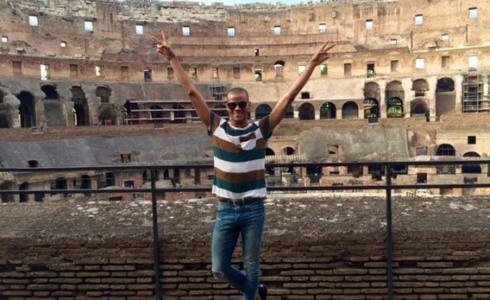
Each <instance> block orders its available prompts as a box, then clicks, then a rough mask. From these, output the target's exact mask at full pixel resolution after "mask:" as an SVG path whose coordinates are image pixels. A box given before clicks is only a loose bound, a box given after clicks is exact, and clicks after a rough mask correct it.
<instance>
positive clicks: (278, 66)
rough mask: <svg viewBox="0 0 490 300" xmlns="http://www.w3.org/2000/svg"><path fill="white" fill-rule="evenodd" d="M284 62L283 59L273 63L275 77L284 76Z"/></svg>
mask: <svg viewBox="0 0 490 300" xmlns="http://www.w3.org/2000/svg"><path fill="white" fill-rule="evenodd" d="M285 65H286V63H285V62H284V61H283V60H278V61H276V62H275V63H274V70H275V71H276V79H281V78H283V77H284V66H285Z"/></svg>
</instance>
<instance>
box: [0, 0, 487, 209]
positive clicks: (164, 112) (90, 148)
mask: <svg viewBox="0 0 490 300" xmlns="http://www.w3.org/2000/svg"><path fill="white" fill-rule="evenodd" d="M489 17H490V2H489V1H488V0H484V1H476V0H467V1H464V0H441V1H426V0H399V1H395V0H394V1H381V0H379V1H374V0H373V1H355V0H352V1H347V0H346V1H333V0H331V1H323V2H319V3H310V4H304V5H303V4H302V5H297V6H285V5H280V4H278V5H263V4H255V5H243V6H234V7H230V6H224V5H221V4H215V5H213V6H205V5H200V4H195V3H180V2H156V1H155V2H154V1H142V0H141V1H136V0H132V1H124V2H118V1H99V0H96V1H89V0H85V1H80V2H76V3H73V2H72V1H58V0H45V1H27V0H15V1H14V0H1V1H0V20H1V21H0V35H1V42H0V128H1V129H0V141H1V142H0V166H4V167H32V168H36V167H51V166H73V165H114V164H117V165H119V164H129V165H130V164H155V163H159V164H165V163H168V162H175V161H182V162H195V161H206V160H209V159H210V155H211V153H210V141H209V139H208V138H207V136H206V132H205V128H203V126H202V125H201V124H200V123H199V120H198V119H197V116H196V114H195V111H194V110H193V108H192V106H191V104H190V102H189V101H188V100H187V98H186V95H185V94H184V93H183V91H182V90H181V88H180V87H179V85H178V84H177V82H176V80H175V78H174V74H173V72H172V69H171V68H170V66H169V64H168V63H167V62H166V61H165V60H164V59H162V58H161V57H159V56H158V55H157V54H156V53H155V51H154V45H153V43H152V40H151V35H153V34H157V33H158V32H159V31H160V30H161V29H163V30H165V31H166V32H168V34H169V35H170V36H171V42H172V44H173V45H174V47H175V49H176V52H177V53H178V55H179V59H180V60H181V61H182V64H183V66H184V68H185V69H186V70H187V71H188V72H189V74H190V76H191V77H192V78H193V80H194V81H195V83H196V85H197V86H198V88H199V90H200V91H201V92H202V93H203V95H204V96H205V98H206V99H207V101H208V103H209V105H210V107H211V108H212V109H213V110H215V111H216V112H217V113H219V114H225V113H226V111H225V109H224V98H225V95H226V91H227V90H228V89H229V88H230V87H231V86H242V87H244V88H246V89H247V90H248V91H249V93H250V96H251V101H252V103H253V112H252V116H251V117H252V118H259V117H262V116H264V115H267V114H268V113H269V112H270V111H271V109H272V107H273V106H274V103H275V101H277V100H278V99H279V97H280V96H281V95H282V94H283V93H284V92H285V91H286V89H287V87H288V86H289V85H290V84H291V83H292V81H293V80H294V79H295V78H296V77H297V76H298V74H300V73H301V72H303V70H304V68H305V65H306V63H307V60H308V59H309V57H310V56H311V54H312V53H313V52H314V51H315V50H316V49H317V48H318V47H319V46H320V45H321V44H322V43H324V41H326V40H331V41H335V42H336V43H337V47H335V48H334V53H333V55H332V57H331V59H329V60H328V61H327V63H326V64H324V65H321V66H320V67H319V68H318V69H317V70H316V71H315V73H314V74H313V76H312V79H311V80H310V81H309V82H308V84H307V85H306V86H305V88H304V89H303V90H302V91H301V93H300V95H299V96H298V99H296V100H295V102H294V104H293V106H291V108H290V110H289V111H288V113H287V114H286V119H285V120H284V121H283V123H282V124H281V125H280V127H278V128H277V130H276V133H275V136H274V138H273V139H271V140H270V143H269V148H268V149H267V154H268V160H269V161H271V162H293V161H360V162H362V161H375V160H400V161H407V160H424V159H425V160H429V159H432V160H443V159H454V158H464V159H469V160H471V159H475V158H488V153H489V152H490V133H489V132H490V130H489V129H490V113H489V111H490V98H489V67H490V51H489V50H490V32H488V30H485V29H486V28H488V27H489V26H490V24H489V21H488V20H489ZM318 141H320V142H318ZM395 169H396V170H395V171H396V178H395V179H394V182H395V183H465V182H479V183H488V182H490V172H489V167H488V165H480V164H473V165H471V164H470V165H465V166H447V167H430V168H428V167H415V166H411V167H407V166H406V165H402V164H400V165H399V166H397V167H396V168H395ZM159 173H160V174H159V186H171V185H173V186H191V185H196V184H198V185H200V184H202V185H205V184H207V183H208V182H209V180H211V179H212V172H211V170H208V171H206V170H198V169H196V170H185V171H184V170H179V169H175V168H170V169H165V170H161V172H159ZM268 173H269V174H268V181H269V184H271V185H273V184H285V185H313V184H320V185H346V184H352V183H358V184H372V183H374V182H376V181H378V180H382V179H383V177H384V170H382V169H381V168H378V167H376V166H370V167H368V166H366V167H361V168H354V167H335V168H334V167H325V168H320V167H309V168H307V169H299V168H285V169H277V170H268ZM148 180H149V174H148V173H146V172H139V173H130V172H124V173H123V172H103V173H98V172H86V173H80V172H72V173H62V174H61V173H60V174H56V173H51V174H49V175H47V174H42V173H35V174H30V173H22V174H10V173H0V189H19V190H28V189H44V190H49V189H69V188H82V189H88V188H108V187H111V186H120V187H122V186H124V187H128V188H131V187H142V186H145V185H148V184H149V182H148ZM404 192H407V191H404ZM408 192H413V191H408ZM430 192H431V193H432V194H443V195H461V194H463V193H469V194H482V193H485V190H479V189H476V190H475V189H473V190H465V192H464V191H463V190H462V189H456V188H454V189H433V190H431V191H430ZM487 192H488V191H487ZM133 196H134V197H139V195H133ZM60 197H61V198H63V197H77V195H68V194H58V195H48V194H44V193H38V194H34V195H32V194H26V193H24V194H20V195H18V196H13V195H2V201H4V202H8V201H21V202H26V201H48V200H49V199H53V198H60ZM80 197H84V195H80ZM94 197H95V196H94ZM124 197H128V196H119V195H113V198H114V199H121V198H124Z"/></svg>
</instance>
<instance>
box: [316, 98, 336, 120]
mask: <svg viewBox="0 0 490 300" xmlns="http://www.w3.org/2000/svg"><path fill="white" fill-rule="evenodd" d="M336 118H337V107H335V104H333V103H332V102H325V103H323V104H322V106H320V119H336Z"/></svg>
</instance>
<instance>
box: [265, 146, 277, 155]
mask: <svg viewBox="0 0 490 300" xmlns="http://www.w3.org/2000/svg"><path fill="white" fill-rule="evenodd" d="M265 155H266V156H269V155H276V153H275V152H274V150H272V149H271V148H269V147H267V148H265Z"/></svg>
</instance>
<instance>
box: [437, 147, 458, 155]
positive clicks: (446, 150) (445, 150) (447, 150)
mask: <svg viewBox="0 0 490 300" xmlns="http://www.w3.org/2000/svg"><path fill="white" fill-rule="evenodd" d="M436 155H439V156H456V150H455V149H454V147H453V146H452V145H449V144H441V145H439V147H437V151H436Z"/></svg>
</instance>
